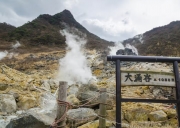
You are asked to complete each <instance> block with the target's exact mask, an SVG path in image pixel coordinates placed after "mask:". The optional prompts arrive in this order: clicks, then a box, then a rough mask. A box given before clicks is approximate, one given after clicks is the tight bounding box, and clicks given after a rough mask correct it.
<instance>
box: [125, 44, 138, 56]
mask: <svg viewBox="0 0 180 128" xmlns="http://www.w3.org/2000/svg"><path fill="white" fill-rule="evenodd" d="M126 48H129V49H132V51H133V53H136V55H138V50H137V48H135V47H134V46H133V45H130V44H126Z"/></svg>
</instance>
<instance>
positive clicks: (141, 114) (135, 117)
mask: <svg viewBox="0 0 180 128" xmlns="http://www.w3.org/2000/svg"><path fill="white" fill-rule="evenodd" d="M124 118H125V119H126V120H127V121H128V122H131V121H148V111H147V110H145V109H143V108H136V109H132V110H131V111H126V112H125V115H124Z"/></svg>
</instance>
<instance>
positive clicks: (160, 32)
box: [123, 21, 180, 56]
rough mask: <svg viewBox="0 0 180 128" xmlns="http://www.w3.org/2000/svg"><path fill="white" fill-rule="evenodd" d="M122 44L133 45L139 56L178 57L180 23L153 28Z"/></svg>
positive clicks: (179, 50)
mask: <svg viewBox="0 0 180 128" xmlns="http://www.w3.org/2000/svg"><path fill="white" fill-rule="evenodd" d="M123 43H124V44H127V43H130V44H132V45H135V46H136V48H137V49H138V51H139V53H140V55H157V56H180V45H179V43H180V21H174V22H171V23H170V24H168V25H165V26H162V27H157V28H154V29H152V30H150V31H147V32H145V33H143V34H142V35H137V36H135V37H133V38H130V39H127V40H124V41H123Z"/></svg>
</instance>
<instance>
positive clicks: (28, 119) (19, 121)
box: [6, 114, 49, 128]
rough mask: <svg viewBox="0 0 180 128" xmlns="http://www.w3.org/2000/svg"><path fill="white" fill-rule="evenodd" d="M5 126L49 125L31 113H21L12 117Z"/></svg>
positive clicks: (31, 127) (46, 127)
mask: <svg viewBox="0 0 180 128" xmlns="http://www.w3.org/2000/svg"><path fill="white" fill-rule="evenodd" d="M6 128H49V125H45V124H44V123H43V122H41V121H40V120H38V119H36V118H35V117H34V116H32V115H28V114H22V115H20V116H19V117H17V118H14V119H12V120H11V121H10V122H9V124H8V125H7V126H6Z"/></svg>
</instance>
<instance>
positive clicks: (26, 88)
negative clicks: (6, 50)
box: [0, 50, 177, 128]
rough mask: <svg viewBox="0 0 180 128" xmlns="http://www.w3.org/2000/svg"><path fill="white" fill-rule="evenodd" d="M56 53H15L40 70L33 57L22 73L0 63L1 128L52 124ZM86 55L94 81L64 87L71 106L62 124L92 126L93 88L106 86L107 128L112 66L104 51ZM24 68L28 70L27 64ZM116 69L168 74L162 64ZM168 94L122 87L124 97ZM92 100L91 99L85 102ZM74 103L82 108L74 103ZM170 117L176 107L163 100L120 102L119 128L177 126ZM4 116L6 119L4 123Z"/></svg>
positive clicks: (163, 90)
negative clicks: (156, 101) (25, 54)
mask: <svg viewBox="0 0 180 128" xmlns="http://www.w3.org/2000/svg"><path fill="white" fill-rule="evenodd" d="M51 55H54V56H51ZM61 55H62V54H60V53H59V52H52V53H49V54H46V53H44V54H33V55H27V56H21V58H20V56H19V57H18V58H17V59H24V58H28V57H36V58H38V60H41V61H42V63H45V67H44V69H42V66H43V65H42V66H41V64H40V62H39V64H37V63H36V61H33V62H34V63H31V66H32V67H34V70H28V68H27V69H26V68H25V69H26V70H25V72H24V73H22V72H20V71H17V70H14V69H12V68H10V67H8V66H6V65H1V74H0V75H1V76H0V83H1V84H0V102H1V106H0V112H1V113H0V124H1V126H2V128H3V127H5V126H6V127H7V128H9V127H14V128H16V127H21V126H24V125H27V124H28V125H29V127H32V128H35V127H39V126H41V127H44V128H45V127H49V126H50V124H52V123H53V121H54V118H55V115H56V112H55V109H54V106H56V105H55V103H56V94H57V93H56V90H57V87H58V81H56V79H55V76H56V72H57V67H58V61H57V60H56V59H52V58H53V57H55V56H57V58H61V57H62V56H61ZM86 55H87V56H86V57H87V59H88V62H89V63H88V64H89V66H90V67H91V70H92V72H93V75H94V76H96V78H97V80H96V81H94V80H91V81H89V83H88V84H87V85H82V84H72V85H69V86H68V89H67V94H68V96H67V101H68V102H69V103H70V104H72V105H73V106H72V108H71V109H70V110H69V111H68V112H67V119H68V121H67V126H68V127H79V128H97V127H98V118H99V116H98V111H99V110H98V109H99V103H98V97H99V92H98V91H99V89H100V88H102V87H103V88H107V95H108V98H107V103H108V104H110V106H108V107H107V117H106V118H107V127H113V124H115V65H114V64H113V63H111V62H107V61H106V60H105V59H104V56H106V55H107V54H106V53H104V54H103V53H102V52H99V51H96V50H86ZM92 56H93V58H92ZM40 58H43V59H40ZM15 62H17V61H15ZM19 62H20V61H19ZM52 63H54V66H52ZM19 64H20V63H19ZM29 69H31V68H30V67H29ZM121 70H128V71H134V70H136V71H149V70H151V71H156V72H157V71H158V72H160V73H161V72H168V73H172V65H170V64H165V63H164V64H161V63H124V64H123V66H122V68H121ZM169 95H172V97H171V98H173V90H172V88H168V87H156V86H154V87H153V86H124V87H122V97H126V98H129V97H131V98H142V97H143V98H156V99H167V98H170V97H168V96H169ZM92 98H93V99H94V100H91V101H88V100H87V99H92ZM87 102H88V103H87ZM84 104H85V105H84ZM79 105H82V106H81V107H78V106H79ZM5 106H6V107H5ZM8 106H11V107H8ZM82 116H83V117H82ZM176 116H177V115H176V110H175V109H174V108H173V107H172V108H171V107H170V105H168V104H157V103H156V104H155V103H123V104H122V122H123V127H134V126H136V127H147V128H148V127H150V126H153V127H154V128H155V127H157V126H158V127H163V128H166V127H167V128H175V127H176V125H177V119H176ZM82 118H83V120H82ZM10 119H12V120H11V121H10ZM26 119H28V120H29V123H28V122H26ZM15 122H16V123H15ZM22 122H23V123H22ZM89 122H90V123H89ZM32 124H33V125H32Z"/></svg>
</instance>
